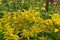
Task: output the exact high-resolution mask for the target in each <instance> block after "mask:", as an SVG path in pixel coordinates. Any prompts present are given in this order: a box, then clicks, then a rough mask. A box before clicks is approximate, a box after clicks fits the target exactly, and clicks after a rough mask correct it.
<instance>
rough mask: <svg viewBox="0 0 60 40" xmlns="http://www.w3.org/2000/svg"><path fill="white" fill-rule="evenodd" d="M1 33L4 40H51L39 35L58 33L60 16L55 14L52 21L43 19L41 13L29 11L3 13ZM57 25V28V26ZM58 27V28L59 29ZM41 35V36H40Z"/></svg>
mask: <svg viewBox="0 0 60 40" xmlns="http://www.w3.org/2000/svg"><path fill="white" fill-rule="evenodd" d="M2 13H4V16H3V18H0V32H2V34H3V35H4V36H3V39H4V40H31V38H32V39H33V40H34V39H36V40H44V39H45V40H49V39H51V38H48V36H46V37H45V36H44V35H42V37H40V36H38V34H39V33H44V32H46V33H52V32H53V33H57V32H59V31H60V15H59V14H53V15H52V16H51V19H43V18H42V17H41V13H39V12H37V11H35V10H32V9H29V10H24V12H22V11H20V10H19V11H18V12H2ZM55 25H57V26H55ZM57 27H58V28H57ZM39 35H40V34H39Z"/></svg>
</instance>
